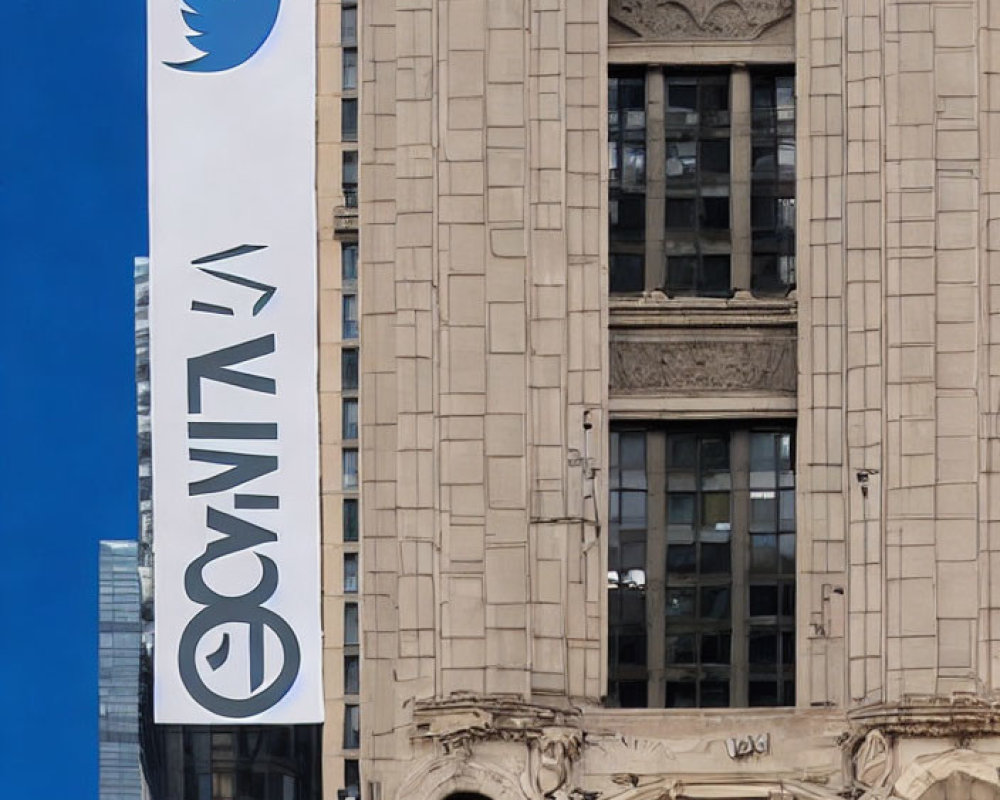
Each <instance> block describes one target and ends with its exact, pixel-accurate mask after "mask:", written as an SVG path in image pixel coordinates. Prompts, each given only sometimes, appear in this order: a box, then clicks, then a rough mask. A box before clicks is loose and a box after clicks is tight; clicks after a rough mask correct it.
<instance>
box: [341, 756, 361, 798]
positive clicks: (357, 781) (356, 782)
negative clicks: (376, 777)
mask: <svg viewBox="0 0 1000 800" xmlns="http://www.w3.org/2000/svg"><path fill="white" fill-rule="evenodd" d="M344 786H345V787H346V788H347V789H348V791H350V790H351V789H353V790H354V794H355V796H356V797H360V796H361V794H360V791H361V770H360V768H359V766H358V762H357V760H356V759H353V758H348V759H345V761H344Z"/></svg>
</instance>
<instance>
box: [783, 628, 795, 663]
mask: <svg viewBox="0 0 1000 800" xmlns="http://www.w3.org/2000/svg"><path fill="white" fill-rule="evenodd" d="M781 663H782V664H784V665H786V666H787V665H790V664H794V663H795V632H794V631H782V633H781Z"/></svg>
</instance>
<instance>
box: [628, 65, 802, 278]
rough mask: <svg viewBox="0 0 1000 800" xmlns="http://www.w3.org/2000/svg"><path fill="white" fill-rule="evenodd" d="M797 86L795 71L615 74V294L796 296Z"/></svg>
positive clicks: (658, 70) (664, 70) (655, 70)
mask: <svg viewBox="0 0 1000 800" xmlns="http://www.w3.org/2000/svg"><path fill="white" fill-rule="evenodd" d="M794 83H795V79H794V76H793V74H792V72H791V70H790V69H789V68H781V69H775V68H768V69H756V68H755V69H754V70H752V71H748V70H747V69H745V68H742V67H740V68H733V69H732V70H728V69H714V70H702V71H699V72H692V71H689V70H683V69H679V68H672V67H665V68H651V69H649V70H645V71H636V70H634V69H629V70H625V69H621V68H615V69H613V70H612V72H611V74H610V75H609V80H608V86H609V89H608V91H609V95H608V114H609V118H608V166H609V173H608V184H609V196H608V210H609V226H610V236H609V260H610V265H609V266H610V290H611V292H613V293H628V292H639V291H642V290H644V289H652V288H657V289H661V290H663V291H664V292H666V294H667V295H669V296H671V297H676V296H685V295H687V296H702V297H729V296H731V295H732V294H733V292H735V291H736V290H740V289H743V290H750V291H752V292H753V293H755V294H758V295H775V294H785V293H787V292H788V291H789V290H790V289H791V288H793V287H794V285H795V96H794ZM660 131H662V132H663V133H662V138H661V135H660V134H659V132H660ZM734 192H735V193H736V196H735V197H734V196H733V193H734Z"/></svg>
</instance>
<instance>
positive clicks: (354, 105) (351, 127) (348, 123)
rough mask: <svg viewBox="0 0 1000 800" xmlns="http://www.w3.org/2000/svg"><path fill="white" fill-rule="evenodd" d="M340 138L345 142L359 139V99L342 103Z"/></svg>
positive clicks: (344, 100)
mask: <svg viewBox="0 0 1000 800" xmlns="http://www.w3.org/2000/svg"><path fill="white" fill-rule="evenodd" d="M340 138H341V139H343V140H344V141H345V142H355V141H357V139H358V101H357V98H346V97H345V98H344V99H343V100H341V101H340ZM356 182H357V179H355V183H356Z"/></svg>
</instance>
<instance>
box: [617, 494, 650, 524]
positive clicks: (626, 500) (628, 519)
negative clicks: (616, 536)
mask: <svg viewBox="0 0 1000 800" xmlns="http://www.w3.org/2000/svg"><path fill="white" fill-rule="evenodd" d="M621 525H622V527H629V528H644V527H645V526H646V493H645V492H622V493H621Z"/></svg>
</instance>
